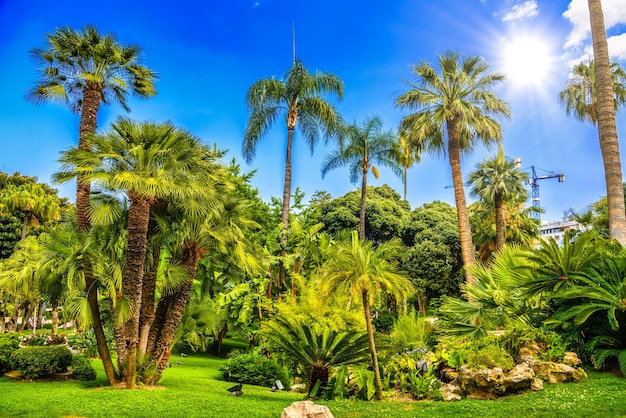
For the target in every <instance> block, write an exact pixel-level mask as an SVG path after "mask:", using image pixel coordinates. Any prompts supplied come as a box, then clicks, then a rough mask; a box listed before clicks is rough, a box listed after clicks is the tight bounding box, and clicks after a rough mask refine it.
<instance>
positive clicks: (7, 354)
mask: <svg viewBox="0 0 626 418" xmlns="http://www.w3.org/2000/svg"><path fill="white" fill-rule="evenodd" d="M19 347H20V346H19V340H18V339H17V333H14V332H13V333H9V334H0V374H1V373H4V372H7V371H9V370H10V368H11V367H10V366H11V364H10V360H11V354H12V353H13V352H14V351H16V350H17V349H18V348H19Z"/></svg>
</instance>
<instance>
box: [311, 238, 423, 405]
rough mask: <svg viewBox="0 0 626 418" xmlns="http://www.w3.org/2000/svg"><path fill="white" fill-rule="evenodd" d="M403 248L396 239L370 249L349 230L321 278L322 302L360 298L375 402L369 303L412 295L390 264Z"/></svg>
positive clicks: (410, 287) (379, 393)
mask: <svg viewBox="0 0 626 418" xmlns="http://www.w3.org/2000/svg"><path fill="white" fill-rule="evenodd" d="M403 248H404V247H403V246H402V244H401V242H400V240H398V239H395V238H394V239H392V240H390V241H387V242H384V243H380V244H378V245H377V246H376V248H374V245H373V243H372V242H371V241H363V240H361V239H360V238H359V235H358V234H357V232H356V231H353V232H352V234H351V237H350V241H348V242H345V243H340V244H338V245H337V246H336V248H335V251H334V252H333V253H332V254H331V256H330V259H329V260H328V262H327V263H326V264H325V266H324V274H322V276H321V277H322V283H321V285H320V286H321V289H320V297H321V299H322V300H328V299H330V298H331V297H332V296H333V295H334V294H348V295H350V300H353V299H358V298H360V299H361V301H362V302H363V313H364V315H365V324H366V327H367V336H368V339H369V347H370V354H371V357H372V366H373V368H374V379H375V382H376V398H377V399H379V400H380V399H382V382H381V380H380V370H379V369H378V357H377V354H376V345H375V343H374V329H373V327H372V315H371V303H372V300H373V299H374V298H375V297H376V296H377V295H378V294H379V293H381V292H384V293H391V294H393V295H394V296H396V298H397V300H402V299H403V298H405V297H407V296H409V295H411V294H412V293H413V292H414V288H413V285H412V284H411V281H410V280H409V279H407V278H406V277H404V276H402V275H401V274H399V273H398V270H397V267H396V264H395V262H394V260H397V259H398V258H399V257H400V255H401V253H402V250H403Z"/></svg>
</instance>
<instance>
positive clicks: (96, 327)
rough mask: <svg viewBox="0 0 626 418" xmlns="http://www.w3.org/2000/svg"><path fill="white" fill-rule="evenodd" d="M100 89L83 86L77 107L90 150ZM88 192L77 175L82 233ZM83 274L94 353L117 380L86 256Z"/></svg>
mask: <svg viewBox="0 0 626 418" xmlns="http://www.w3.org/2000/svg"><path fill="white" fill-rule="evenodd" d="M100 97H101V92H100V90H98V89H97V88H93V87H92V88H89V87H88V88H86V89H85V92H84V95H83V105H82V107H81V115H80V124H79V128H78V129H79V137H78V147H79V148H81V149H86V150H88V151H92V149H93V147H92V144H91V141H90V140H89V135H90V134H94V133H95V132H96V127H97V119H96V116H97V114H98V109H99V108H100ZM90 193H91V184H90V183H89V182H88V181H84V180H83V177H82V176H79V177H78V179H77V181H76V216H77V219H78V230H79V231H80V232H81V233H82V234H84V235H86V234H87V233H88V232H89V229H90V227H91V220H90V219H89V206H90V200H89V194H90ZM83 275H84V278H85V289H86V290H87V302H88V303H89V309H90V310H91V318H92V326H93V331H94V334H95V336H96V343H97V345H98V355H99V356H100V360H102V365H103V366H104V372H105V374H106V376H107V380H108V381H109V384H110V385H114V384H115V383H117V377H116V373H115V367H113V360H112V359H111V353H110V352H109V347H108V346H107V343H106V337H105V335H104V328H103V326H102V320H101V318H100V306H99V305H98V285H97V283H96V280H95V279H94V277H93V269H92V266H91V260H89V257H84V258H83Z"/></svg>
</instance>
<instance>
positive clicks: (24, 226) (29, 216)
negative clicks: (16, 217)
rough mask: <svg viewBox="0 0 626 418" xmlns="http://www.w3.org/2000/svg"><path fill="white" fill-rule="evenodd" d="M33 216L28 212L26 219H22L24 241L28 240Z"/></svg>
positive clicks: (25, 215)
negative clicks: (27, 234) (27, 236)
mask: <svg viewBox="0 0 626 418" xmlns="http://www.w3.org/2000/svg"><path fill="white" fill-rule="evenodd" d="M31 216H32V215H31V214H30V213H28V212H26V213H25V214H24V219H22V235H21V236H22V239H24V238H26V233H27V232H28V225H29V224H30V219H31Z"/></svg>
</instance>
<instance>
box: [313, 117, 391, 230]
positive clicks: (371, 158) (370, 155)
mask: <svg viewBox="0 0 626 418" xmlns="http://www.w3.org/2000/svg"><path fill="white" fill-rule="evenodd" d="M337 135H338V142H339V148H338V149H337V150H335V151H334V152H332V153H330V154H329V155H328V156H326V159H325V160H324V163H323V164H322V178H324V176H326V173H328V172H329V171H330V170H333V169H335V168H339V167H343V166H348V167H350V181H351V182H352V183H356V182H357V180H358V179H359V177H360V178H361V206H360V215H359V237H360V238H361V239H362V240H364V239H365V196H366V191H367V173H368V172H369V171H370V170H372V174H374V177H376V178H378V176H379V174H378V168H377V166H376V165H375V164H378V165H383V166H386V167H389V168H390V169H391V170H392V171H393V172H394V173H395V174H397V175H401V173H402V170H401V168H400V166H399V164H398V162H397V159H396V157H397V154H396V148H395V141H396V140H397V136H396V134H395V133H394V132H393V131H391V130H389V131H385V130H383V122H382V120H381V119H380V117H379V116H370V117H367V118H366V119H365V120H364V121H363V122H362V123H361V124H357V123H356V122H355V123H353V124H351V125H346V126H342V127H341V128H340V129H339V130H338V134H337Z"/></svg>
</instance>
